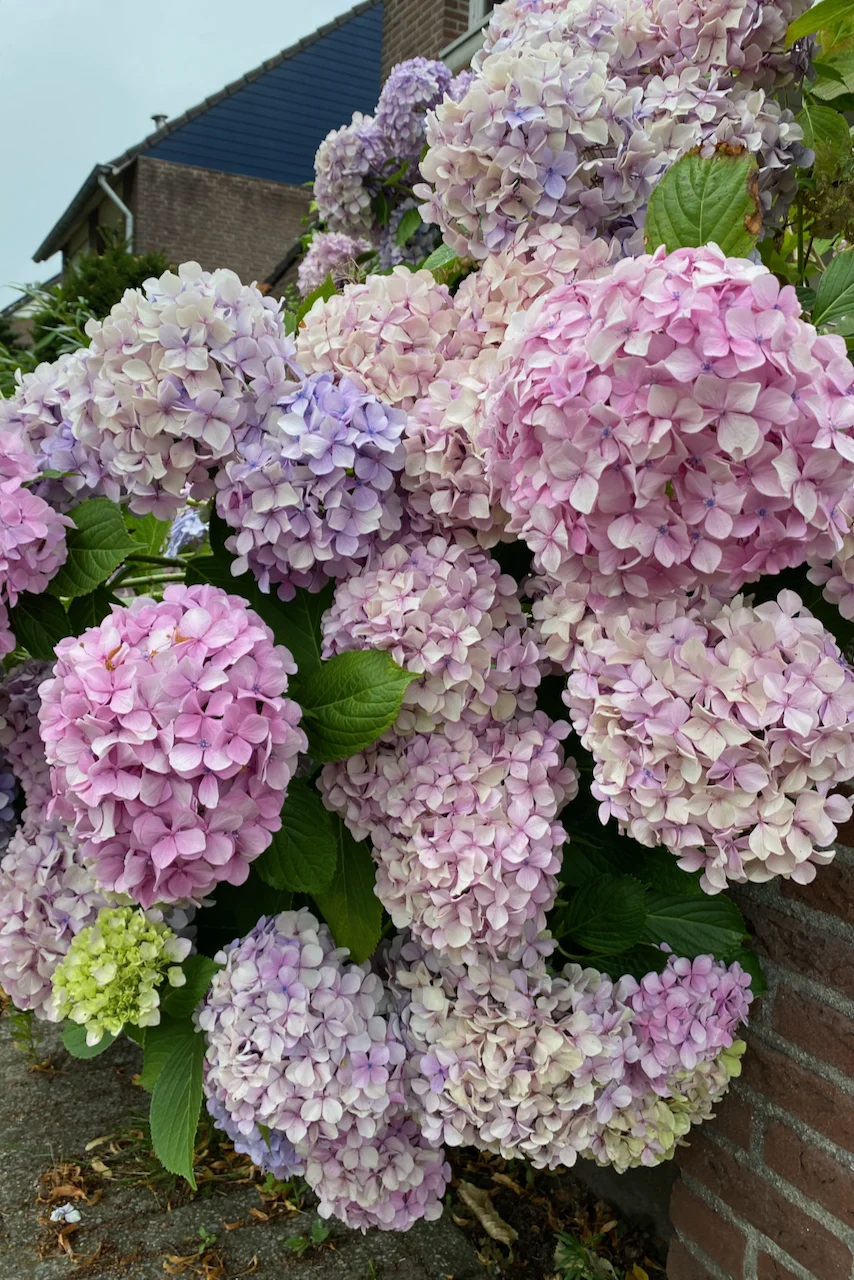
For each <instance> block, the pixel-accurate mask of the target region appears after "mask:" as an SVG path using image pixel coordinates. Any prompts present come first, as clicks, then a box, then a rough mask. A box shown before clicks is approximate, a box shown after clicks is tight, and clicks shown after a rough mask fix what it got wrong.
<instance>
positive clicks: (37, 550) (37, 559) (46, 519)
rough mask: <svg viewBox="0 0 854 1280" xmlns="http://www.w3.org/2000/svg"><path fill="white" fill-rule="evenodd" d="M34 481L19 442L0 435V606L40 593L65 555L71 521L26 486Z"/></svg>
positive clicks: (29, 461) (16, 437) (34, 474)
mask: <svg viewBox="0 0 854 1280" xmlns="http://www.w3.org/2000/svg"><path fill="white" fill-rule="evenodd" d="M10 425H14V424H10ZM37 478H38V467H37V465H36V461H35V458H34V457H33V454H32V453H31V452H30V449H29V447H28V445H27V444H26V442H25V441H24V439H23V438H22V437H21V436H19V435H16V434H13V432H12V431H4V430H0V601H2V603H3V604H4V605H15V604H16V603H17V599H18V596H19V595H21V594H22V593H23V592H31V593H33V594H37V593H39V592H41V591H44V589H45V587H46V586H47V584H48V583H49V582H50V580H51V578H52V577H53V576H54V574H55V573H56V571H57V569H58V568H59V567H60V565H62V564H64V563H65V558H66V556H67V554H68V550H67V548H66V545H65V530H66V528H67V527H68V526H69V525H70V523H71V521H70V520H69V519H68V517H67V516H63V515H60V513H59V512H58V511H54V509H53V508H52V507H49V506H48V504H47V503H46V502H45V500H44V499H43V498H40V497H38V495H37V494H35V493H32V492H31V490H30V489H28V488H26V487H25V486H26V485H27V484H28V483H29V482H30V481H31V480H35V479H37ZM4 621H5V620H4Z"/></svg>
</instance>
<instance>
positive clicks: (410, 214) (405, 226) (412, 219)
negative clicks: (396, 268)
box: [395, 209, 421, 249]
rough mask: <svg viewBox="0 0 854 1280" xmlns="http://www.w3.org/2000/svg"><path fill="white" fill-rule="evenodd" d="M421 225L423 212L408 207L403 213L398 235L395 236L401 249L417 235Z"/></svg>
mask: <svg viewBox="0 0 854 1280" xmlns="http://www.w3.org/2000/svg"><path fill="white" fill-rule="evenodd" d="M420 226H421V214H420V213H419V212H418V210H417V209H407V210H406V213H405V214H404V215H403V217H402V218H401V220H400V222H399V224H398V227H397V235H396V236H395V239H396V241H397V243H398V245H399V246H400V248H401V249H402V248H403V247H404V245H407V244H409V241H410V240H411V239H412V237H413V236H414V235H415V233H416V231H417V230H418V228H419V227H420Z"/></svg>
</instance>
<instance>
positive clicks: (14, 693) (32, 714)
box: [0, 658, 52, 825]
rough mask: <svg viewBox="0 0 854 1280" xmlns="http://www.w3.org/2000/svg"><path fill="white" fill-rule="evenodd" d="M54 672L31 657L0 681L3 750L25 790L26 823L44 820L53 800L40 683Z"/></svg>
mask: <svg viewBox="0 0 854 1280" xmlns="http://www.w3.org/2000/svg"><path fill="white" fill-rule="evenodd" d="M51 673H52V667H51V664H50V663H49V662H37V661H36V660H35V659H33V658H29V659H28V660H27V661H26V662H22V663H20V664H19V665H18V666H16V667H14V668H13V670H12V671H10V673H9V675H7V676H6V677H5V678H4V679H3V680H2V681H0V752H2V754H3V756H4V757H5V759H6V761H7V762H8V764H9V767H10V768H11V770H12V772H13V773H14V774H15V777H16V778H17V779H18V781H19V783H20V784H21V790H22V791H23V793H24V810H23V813H22V815H21V820H22V822H23V823H24V824H27V825H31V824H38V823H41V822H42V821H43V819H44V814H45V810H46V808H47V804H48V801H49V800H50V769H49V767H48V763H47V760H46V759H45V753H44V744H43V742H42V740H41V735H40V733H39V708H40V706H41V697H40V696H39V686H40V685H41V684H42V682H43V681H44V680H46V679H47V678H48V676H49V675H51Z"/></svg>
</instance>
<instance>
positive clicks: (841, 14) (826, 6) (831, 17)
mask: <svg viewBox="0 0 854 1280" xmlns="http://www.w3.org/2000/svg"><path fill="white" fill-rule="evenodd" d="M852 16H854V0H821V2H820V3H819V4H817V5H815V6H814V7H813V8H812V9H808V10H807V12H806V13H802V14H801V16H800V17H799V18H795V21H794V22H790V23H789V27H788V30H787V31H786V44H787V45H790V44H794V42H795V41H796V40H802V39H803V37H804V36H811V35H812V34H813V32H814V31H822V30H823V29H824V28H825V27H826V28H828V29H830V30H832V29H833V28H834V27H838V26H839V24H840V23H841V22H843V21H844V20H845V19H846V18H850V17H852Z"/></svg>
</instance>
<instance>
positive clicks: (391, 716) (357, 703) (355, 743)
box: [293, 649, 417, 761]
mask: <svg viewBox="0 0 854 1280" xmlns="http://www.w3.org/2000/svg"><path fill="white" fill-rule="evenodd" d="M416 678H417V677H416V676H415V675H414V674H413V673H412V672H411V671H404V670H403V669H402V667H399V666H398V665H397V663H396V662H395V661H394V659H393V658H391V657H389V655H388V654H387V653H384V652H381V651H380V650H376V649H362V650H359V651H357V652H351V653H340V654H337V655H336V656H335V657H334V658H330V659H329V661H328V662H324V663H323V664H322V665H321V666H320V667H317V668H315V669H312V670H309V671H308V672H298V673H297V675H296V676H295V677H294V679H293V696H294V698H295V699H296V700H297V702H298V703H299V704H300V706H301V707H302V711H303V721H302V727H303V728H304V729H305V731H306V733H307V734H308V749H309V755H310V756H311V757H312V758H313V759H314V760H317V761H327V760H345V759H346V758H347V757H348V756H352V755H355V753H356V752H357V751H362V750H364V748H365V747H369V746H370V745H371V743H372V742H375V741H376V740H377V738H379V737H380V735H381V734H383V733H385V731H386V729H388V728H390V727H391V725H393V724H394V722H395V720H396V719H397V714H398V712H399V711H400V707H401V704H402V702H403V695H404V694H405V693H406V687H407V685H408V684H409V683H410V681H412V680H415V679H416Z"/></svg>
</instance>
